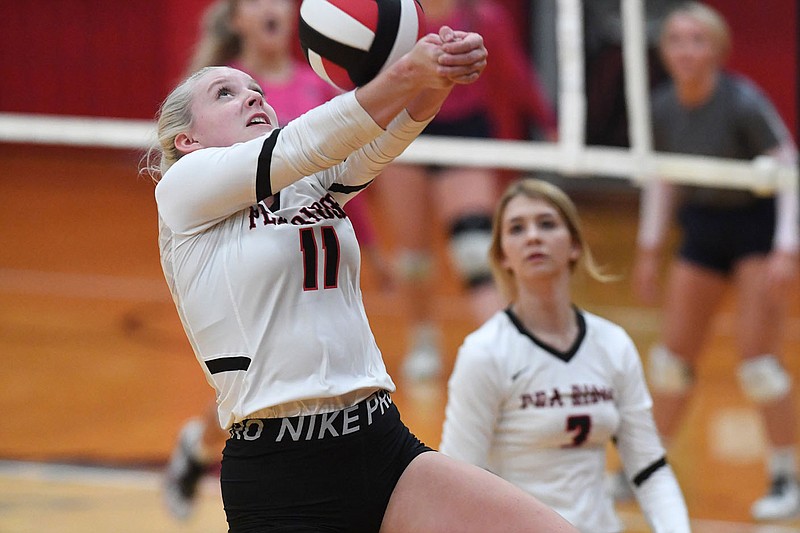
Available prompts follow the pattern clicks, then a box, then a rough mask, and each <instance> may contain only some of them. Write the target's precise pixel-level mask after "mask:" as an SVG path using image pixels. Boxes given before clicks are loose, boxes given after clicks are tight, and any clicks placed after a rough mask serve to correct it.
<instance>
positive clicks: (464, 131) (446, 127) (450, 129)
mask: <svg viewBox="0 0 800 533" xmlns="http://www.w3.org/2000/svg"><path fill="white" fill-rule="evenodd" d="M422 133H423V134H424V135H433V136H443V137H472V138H477V139H488V138H490V137H491V136H492V126H491V124H490V123H489V118H488V117H487V115H486V114H485V113H483V112H478V113H474V114H472V115H469V116H466V117H462V118H458V119H455V120H440V119H434V120H433V122H431V123H430V124H428V125H427V126H425V129H424V130H423V132H422ZM426 168H427V170H428V172H431V173H432V174H433V177H436V175H437V174H438V173H439V172H440V171H442V170H444V169H445V168H446V167H443V166H441V165H428V166H427V167H426Z"/></svg>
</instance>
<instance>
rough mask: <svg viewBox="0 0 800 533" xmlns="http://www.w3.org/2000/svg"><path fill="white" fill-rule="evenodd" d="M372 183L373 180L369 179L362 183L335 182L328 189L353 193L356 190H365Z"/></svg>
mask: <svg viewBox="0 0 800 533" xmlns="http://www.w3.org/2000/svg"><path fill="white" fill-rule="evenodd" d="M370 183H372V180H369V181H368V182H366V183H364V184H361V185H344V184H342V183H334V184H333V185H331V186H330V187H328V190H329V191H331V192H340V193H344V194H351V193H354V192H358V191H363V190H364V189H366V188H367V187H368V186H369V184H370Z"/></svg>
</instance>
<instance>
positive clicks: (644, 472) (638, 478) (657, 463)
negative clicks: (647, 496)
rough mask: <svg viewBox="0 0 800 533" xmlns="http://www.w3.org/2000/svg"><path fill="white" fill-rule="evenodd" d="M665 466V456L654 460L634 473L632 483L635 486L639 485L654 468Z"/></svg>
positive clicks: (654, 470)
mask: <svg viewBox="0 0 800 533" xmlns="http://www.w3.org/2000/svg"><path fill="white" fill-rule="evenodd" d="M665 466H667V458H666V457H662V458H661V459H659V460H658V461H655V462H654V463H653V464H651V465H650V466H648V467H647V468H645V469H644V470H642V471H641V472H639V473H638V474H636V477H634V478H633V484H634V485H636V486H637V487H641V486H642V483H644V482H645V481H647V480H648V478H649V477H650V476H652V475H653V474H654V473H655V472H656V470H658V469H659V468H663V467H665Z"/></svg>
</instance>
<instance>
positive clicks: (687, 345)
mask: <svg viewBox="0 0 800 533" xmlns="http://www.w3.org/2000/svg"><path fill="white" fill-rule="evenodd" d="M729 48H730V32H729V29H728V26H727V24H726V22H725V20H724V19H723V17H722V16H721V15H720V14H719V13H718V12H717V11H715V10H714V9H712V8H710V7H708V6H706V5H704V4H701V3H697V2H689V3H687V4H685V5H683V6H681V7H679V8H677V9H675V10H673V11H672V12H671V13H670V15H669V16H668V17H667V18H666V20H665V22H664V26H663V29H662V33H661V40H660V50H661V55H662V57H663V60H664V65H665V67H666V69H667V71H668V73H669V74H670V77H671V81H670V82H669V83H668V84H667V85H665V86H663V87H661V88H660V89H658V90H657V91H656V92H655V93H654V95H653V103H652V105H653V116H652V120H653V132H654V134H653V140H654V146H655V149H656V150H658V151H660V152H676V153H684V154H696V155H706V156H712V157H725V158H733V159H745V160H751V159H753V158H755V157H758V156H762V155H771V156H773V157H776V158H778V159H779V160H781V161H782V162H783V163H785V164H788V165H796V164H797V153H796V149H795V146H794V142H793V141H792V138H791V136H790V134H789V132H788V130H787V128H786V127H785V126H784V124H783V123H782V122H781V119H780V118H779V116H778V114H777V112H776V111H775V109H774V108H773V106H772V104H771V103H770V102H769V100H768V99H767V98H766V97H765V96H764V94H763V93H762V92H761V91H760V90H759V89H758V88H757V87H756V86H755V85H754V84H753V83H752V82H750V81H749V80H747V79H745V78H743V77H741V76H739V75H734V74H731V73H729V72H726V71H725V70H724V69H723V65H724V62H725V58H726V56H727V53H728V50H729ZM675 207H677V212H678V222H679V225H680V229H681V234H682V241H681V244H680V247H679V250H678V252H677V255H676V256H675V257H674V258H673V259H672V260H671V266H670V272H669V275H668V280H667V282H666V290H665V291H664V295H665V300H664V304H663V326H662V332H661V341H660V344H658V345H657V346H655V347H654V348H653V349H652V350H651V352H650V357H649V365H650V369H649V372H648V377H649V379H650V383H651V386H652V390H653V399H654V402H655V405H654V414H655V418H656V422H657V424H658V426H659V429H660V430H661V432H662V434H663V435H664V437H665V439H667V440H669V439H671V438H672V437H674V436H675V434H676V433H677V430H678V427H679V423H680V421H681V419H682V416H681V415H682V414H683V413H684V412H685V410H686V406H687V403H688V400H689V398H690V393H691V390H692V387H693V385H694V378H693V376H694V368H695V365H696V362H697V359H698V357H699V356H700V353H701V351H702V348H703V343H704V341H705V339H706V337H707V335H708V333H709V330H710V326H711V324H712V319H713V318H714V315H715V311H716V310H717V308H718V307H719V304H720V302H721V301H722V298H723V296H724V295H725V292H726V290H727V289H728V287H729V286H733V287H734V288H735V289H736V290H737V292H738V297H739V305H738V310H737V313H738V316H737V319H736V337H737V339H736V340H737V345H738V351H739V354H738V355H739V356H740V358H741V362H740V363H739V367H738V370H737V378H738V380H739V384H740V386H741V388H742V391H743V392H744V393H745V395H747V396H748V397H749V398H750V399H751V400H752V401H753V402H754V404H755V405H756V406H757V407H758V409H759V411H760V413H761V415H762V417H763V420H764V423H765V428H766V432H767V437H768V441H769V445H770V449H769V451H768V452H769V456H768V458H767V463H768V470H769V476H770V480H771V485H770V488H769V490H768V493H767V494H766V495H765V496H764V497H763V498H760V499H759V500H758V501H756V502H755V503H754V504H753V507H752V515H753V517H754V518H755V519H757V520H772V519H780V518H788V517H791V516H794V515H796V514H798V513H800V486H799V485H798V482H797V475H798V468H797V456H796V454H797V429H796V426H797V422H796V420H797V413H796V407H795V403H794V399H793V394H792V380H791V378H790V376H789V374H788V373H787V371H786V369H785V368H784V366H783V364H782V363H781V360H780V357H779V354H780V351H781V346H782V344H783V340H784V332H785V327H786V326H785V324H786V319H787V312H788V309H787V304H788V300H787V295H788V292H789V291H788V290H787V289H788V288H789V287H790V286H791V283H792V281H793V280H795V279H796V278H797V273H798V224H799V222H798V198H797V188H796V187H792V188H786V189H785V190H781V191H777V192H774V193H772V194H766V195H757V194H754V193H753V192H751V191H748V190H734V189H725V188H720V187H705V186H680V187H679V186H675V185H672V184H669V183H667V182H664V181H660V180H653V181H652V182H651V183H650V184H648V186H647V187H646V188H645V190H644V191H643V194H642V203H641V222H640V226H639V235H638V252H637V258H636V265H635V268H634V288H635V289H636V291H637V293H638V294H639V295H640V296H641V297H642V298H643V299H644V301H646V302H650V303H654V302H656V301H657V296H658V291H657V287H658V286H657V283H656V281H657V279H658V275H657V274H658V272H659V269H660V262H661V251H662V249H663V247H664V240H665V239H664V236H665V234H666V229H667V227H668V222H669V221H670V217H671V214H672V211H673V209H674V208H675Z"/></svg>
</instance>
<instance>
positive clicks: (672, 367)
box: [647, 344, 694, 394]
mask: <svg viewBox="0 0 800 533" xmlns="http://www.w3.org/2000/svg"><path fill="white" fill-rule="evenodd" d="M647 362H648V368H647V373H648V376H647V377H648V378H649V381H650V386H651V387H653V390H655V391H657V392H663V393H667V394H683V393H685V392H687V391H688V390H689V388H691V386H692V384H693V383H694V373H693V372H692V368H691V367H690V366H689V365H688V364H687V363H686V361H684V360H683V359H681V358H680V357H678V356H677V355H675V354H674V353H672V352H671V351H670V350H668V349H667V348H666V347H665V346H662V345H660V344H657V345H655V346H653V347H652V348H651V349H650V356H649V357H648V360H647Z"/></svg>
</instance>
